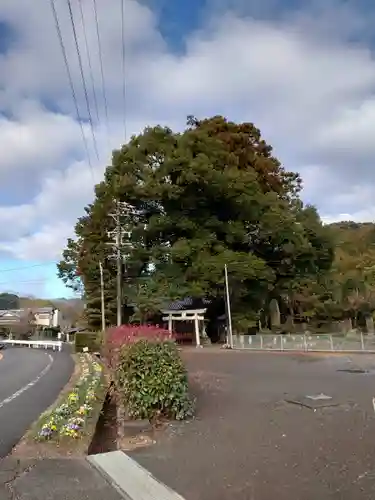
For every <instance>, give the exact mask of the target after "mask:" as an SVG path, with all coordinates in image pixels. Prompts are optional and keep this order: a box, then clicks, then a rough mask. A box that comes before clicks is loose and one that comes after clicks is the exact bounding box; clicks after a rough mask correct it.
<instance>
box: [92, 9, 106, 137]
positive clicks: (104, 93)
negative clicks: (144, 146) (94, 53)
mask: <svg viewBox="0 0 375 500" xmlns="http://www.w3.org/2000/svg"><path fill="white" fill-rule="evenodd" d="M93 5H94V15H95V26H96V37H97V40H98V51H99V62H100V74H101V80H102V93H103V104H104V112H105V119H106V126H107V140H108V146H109V120H108V101H107V93H106V88H105V87H106V83H105V78H104V69H103V55H102V42H101V39H100V29H99V18H98V10H97V5H96V0H93Z"/></svg>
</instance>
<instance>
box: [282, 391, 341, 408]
mask: <svg viewBox="0 0 375 500" xmlns="http://www.w3.org/2000/svg"><path fill="white" fill-rule="evenodd" d="M285 401H286V402H287V403H291V404H294V405H299V406H303V407H305V408H309V409H310V410H317V409H318V408H328V407H330V406H339V405H340V402H338V401H335V400H334V399H333V398H332V397H331V396H326V395H325V394H318V395H316V396H300V397H298V398H295V399H286V400H285Z"/></svg>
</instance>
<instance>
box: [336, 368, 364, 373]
mask: <svg viewBox="0 0 375 500" xmlns="http://www.w3.org/2000/svg"><path fill="white" fill-rule="evenodd" d="M337 371H338V372H345V373H369V371H368V370H363V368H341V369H340V370H337Z"/></svg>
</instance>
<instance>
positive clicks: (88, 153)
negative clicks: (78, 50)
mask: <svg viewBox="0 0 375 500" xmlns="http://www.w3.org/2000/svg"><path fill="white" fill-rule="evenodd" d="M50 3H51V8H52V14H53V17H54V20H55V25H56V31H57V36H58V39H59V42H60V48H61V52H62V55H63V59H64V63H65V69H66V72H67V75H68V80H69V85H70V90H71V93H72V97H73V101H74V106H75V109H76V115H77V119H78V123H79V126H80V129H81V135H82V140H83V144H84V147H85V152H86V156H87V161H88V164H89V167H90V171H91V176H92V180H93V181H94V182H95V178H94V170H93V168H92V163H91V158H90V152H89V147H88V144H87V139H86V136H85V132H84V130H83V125H82V120H81V118H80V113H79V109H78V101H77V96H76V92H75V90H74V85H73V78H72V73H71V71H70V67H69V62H68V57H67V54H66V49H65V45H64V40H63V37H62V33H61V28H60V22H59V18H58V15H57V12H56V6H55V0H50Z"/></svg>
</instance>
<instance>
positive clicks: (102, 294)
mask: <svg viewBox="0 0 375 500" xmlns="http://www.w3.org/2000/svg"><path fill="white" fill-rule="evenodd" d="M99 269H100V295H101V311H102V331H103V332H104V331H105V304H104V278H103V266H102V263H101V262H99Z"/></svg>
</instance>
